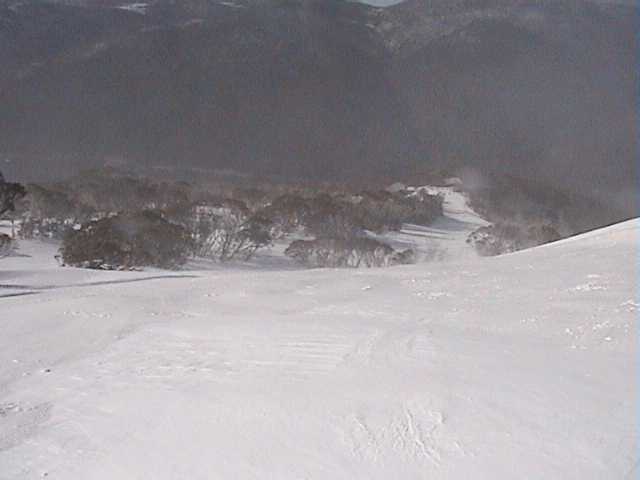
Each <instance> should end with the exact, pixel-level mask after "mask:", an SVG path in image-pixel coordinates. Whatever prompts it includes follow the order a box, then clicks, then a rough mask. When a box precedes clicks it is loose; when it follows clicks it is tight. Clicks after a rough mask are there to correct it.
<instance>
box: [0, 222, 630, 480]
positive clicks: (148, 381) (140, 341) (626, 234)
mask: <svg viewBox="0 0 640 480" xmlns="http://www.w3.org/2000/svg"><path fill="white" fill-rule="evenodd" d="M639 233H640V221H638V220H633V221H630V222H626V223H623V224H620V225H616V226H613V227H610V228H607V229H603V230H600V231H598V232H594V233H592V234H587V235H585V236H581V237H578V238H575V239H571V240H569V241H564V242H559V243H557V244H552V245H547V246H545V247H542V248H537V249H533V250H529V251H523V252H519V253H516V254H511V255H506V256H503V257H498V258H491V259H479V258H474V257H472V256H469V257H463V258H459V259H458V261H456V262H453V263H447V262H439V263H434V264H423V265H416V266H409V267H398V268H392V269H379V270H366V271H365V270H359V271H339V270H312V271H288V272H285V271H264V272H259V271H246V270H245V271H228V272H224V271H215V272H211V271H201V272H188V273H185V274H184V276H182V277H180V278H176V276H175V274H171V273H166V274H163V273H161V272H130V273H119V272H87V271H82V270H75V269H59V268H56V267H55V266H54V264H53V261H52V260H50V256H49V254H50V253H51V252H50V251H49V250H50V249H49V247H47V246H41V245H40V246H39V245H38V244H31V243H25V244H24V245H23V249H24V250H23V251H24V252H25V254H28V255H30V256H29V257H21V258H10V259H5V260H2V261H1V262H0V268H2V273H0V283H3V284H15V285H17V284H20V285H21V286H23V287H27V286H32V287H37V286H43V285H44V286H47V287H49V288H41V289H34V293H33V294H32V295H29V296H23V297H6V298H0V309H1V310H0V311H1V312H2V314H1V315H0V328H1V331H2V335H1V336H0V478H1V479H3V480H14V479H37V478H44V477H45V476H46V478H48V479H49V478H51V479H65V480H67V479H82V480H85V479H114V478H117V479H141V478H153V479H185V478H188V479H229V478H242V479H265V478H273V479H289V478H290V479H300V478H307V479H331V480H336V479H359V478H362V479H385V480H387V479H390V478H398V479H483V478H486V479H517V478H544V479H603V478H621V479H623V478H625V476H626V477H627V478H631V476H632V475H633V469H634V466H635V465H637V462H638V454H637V452H638V449H637V447H638V443H637V442H638V429H637V425H638V423H637V420H638V418H637V401H638V397H637V383H636V382H637V372H638V370H637V368H638V364H637V360H638V357H637V333H638V331H637V315H638V308H639V307H640V299H639V298H638V291H637V283H636V279H637V273H638V271H637V256H636V255H637V246H638V240H639V239H640V238H639ZM123 280H124V281H128V282H129V283H116V282H121V281H123ZM96 282H100V283H99V284H96ZM56 285H58V286H59V288H54V287H56ZM0 293H2V292H0ZM630 475H631V476H630Z"/></svg>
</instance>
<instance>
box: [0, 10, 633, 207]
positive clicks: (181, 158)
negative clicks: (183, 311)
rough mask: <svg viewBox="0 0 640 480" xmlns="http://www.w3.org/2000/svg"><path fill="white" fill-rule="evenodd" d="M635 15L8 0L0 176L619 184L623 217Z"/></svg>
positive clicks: (2, 30) (590, 188)
mask: <svg viewBox="0 0 640 480" xmlns="http://www.w3.org/2000/svg"><path fill="white" fill-rule="evenodd" d="M371 3H376V2H371ZM377 3H378V4H381V3H382V2H377ZM636 15H637V7H636V6H635V5H634V4H633V3H632V2H613V1H611V2H609V1H586V0H584V1H578V0H553V1H527V0H488V1H487V0H482V1H480V0H477V1H474V0H467V1H456V0H453V1H452V0H446V1H445V0H407V1H405V2H402V3H399V4H397V5H393V6H389V7H387V8H377V7H375V6H373V5H366V4H364V3H353V2H346V1H339V0H261V1H257V0H234V1H225V2H221V1H220V2H218V1H208V0H207V1H200V0H185V1H179V2H174V1H168V0H155V1H150V2H144V3H141V2H138V3H127V2H123V1H121V0H101V1H98V0H70V1H64V2H63V1H58V2H56V1H51V2H44V1H35V0H27V1H24V2H15V1H6V0H4V1H2V2H0V65H1V66H2V68H0V158H1V160H2V168H3V170H5V173H6V174H7V175H8V176H11V177H13V178H18V179H31V178H40V179H42V178H43V176H45V177H47V178H52V177H64V176H68V175H69V174H70V173H71V172H72V171H75V170H76V169H79V168H86V167H92V166H97V165H102V164H104V163H105V162H106V161H109V160H110V159H114V158H115V159H118V160H119V161H120V162H122V163H125V164H128V165H133V166H138V167H142V168H147V167H151V166H158V165H163V166H167V165H169V166H180V167H198V168H206V169H211V170H215V169H232V170H235V171H239V172H247V173H251V174H256V175H264V174H268V175H278V176H282V177H291V178H300V177H302V178H310V179H314V180H324V179H330V180H335V179H353V178H357V177H358V176H359V175H361V172H363V171H367V172H370V174H371V175H384V176H402V175H404V176H406V175H407V173H408V172H412V171H414V170H420V169H424V168H446V169H448V170H450V171H455V170H457V169H460V168H472V169H474V170H476V171H478V172H480V173H481V174H485V173H490V172H501V173H508V174H513V175H516V176H526V177H528V178H532V179H536V180H537V181H542V182H547V183H549V184H551V185H554V186H556V187H563V188H568V189H571V190H574V191H577V192H579V193H581V194H584V195H589V196H596V197H607V196H611V195H612V193H613V192H615V194H616V197H615V201H616V202H617V204H618V205H619V206H620V207H621V214H620V215H621V216H624V215H630V214H632V213H633V203H632V202H631V199H632V197H633V195H634V191H635V185H636V181H637V178H636V175H635V173H636V172H635V155H636V146H635V133H634V129H635V115H636V112H635V109H636V101H635V100H636V95H635V88H636V82H637V78H636V75H637V72H636V69H635V65H636V56H635V55H636V39H635V35H634V20H635V18H636Z"/></svg>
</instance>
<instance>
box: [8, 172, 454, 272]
mask: <svg viewBox="0 0 640 480" xmlns="http://www.w3.org/2000/svg"><path fill="white" fill-rule="evenodd" d="M261 187H262V188H256V187H249V188H247V187H245V188H233V189H230V188H228V187H226V186H215V187H212V186H211V185H208V186H199V187H195V186H193V185H189V184H186V183H179V182H174V183H167V182H154V181H152V180H149V179H141V178H139V177H134V176H130V175H127V174H122V173H120V172H104V171H103V172H89V173H88V174H84V175H82V176H79V177H76V178H74V179H72V180H71V181H68V182H65V183H59V184H55V185H47V186H43V185H28V186H27V192H28V195H26V197H25V199H24V200H23V202H21V203H20V204H19V205H18V208H17V209H16V212H15V213H14V218H16V219H17V220H18V224H19V232H18V234H19V236H20V237H22V238H37V237H43V238H53V239H59V240H61V241H62V247H61V250H60V260H61V263H63V264H65V265H71V266H80V267H87V268H102V269H123V268H124V269H129V268H136V267H140V266H155V267H161V268H177V267H179V266H180V265H182V264H184V263H185V262H186V261H187V260H188V259H189V258H190V257H206V258H211V259H215V260H217V261H221V262H226V261H230V260H248V259H250V258H251V257H252V256H253V255H254V254H255V253H256V252H257V251H258V250H259V249H261V248H264V247H266V246H269V245H271V244H272V243H273V242H274V241H276V240H278V241H284V242H286V241H288V240H289V239H290V240H291V241H292V243H291V245H290V246H289V248H287V249H286V252H285V253H286V255H288V256H289V257H291V258H292V259H294V260H296V261H298V262H300V263H301V264H303V265H306V266H309V267H320V266H328V267H364V266H366V267H373V266H389V265H395V264H403V263H410V262H412V261H413V257H414V256H413V252H411V251H404V252H396V251H394V249H393V248H391V247H390V246H388V245H386V244H384V243H382V242H379V241H377V240H375V239H373V238H370V235H369V232H375V233H380V232H384V231H388V230H397V229H399V228H400V227H401V226H402V224H403V223H407V222H408V223H415V224H422V225H426V224H429V223H430V222H432V221H433V220H434V219H436V218H437V217H438V216H440V215H442V198H441V197H439V196H434V195H428V194H426V193H424V192H420V191H417V192H406V191H405V192H395V193H390V192H387V191H364V192H353V191H351V192H350V191H347V190H346V189H343V190H337V189H329V188H313V187H294V186H282V185H278V186H268V185H263V186H261ZM300 238H304V240H300Z"/></svg>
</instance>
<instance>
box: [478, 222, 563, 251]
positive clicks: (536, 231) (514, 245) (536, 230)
mask: <svg viewBox="0 0 640 480" xmlns="http://www.w3.org/2000/svg"><path fill="white" fill-rule="evenodd" d="M560 238H562V237H561V236H560V234H559V233H558V231H557V230H556V229H555V228H554V227H553V226H552V225H550V224H544V223H543V224H537V225H528V226H523V225H519V224H516V223H503V222H501V223H496V224H493V225H489V226H486V227H481V228H479V229H477V230H476V231H474V232H473V233H471V235H469V237H468V238H467V243H469V244H471V245H473V246H474V247H475V248H476V250H477V252H478V253H479V254H480V255H482V256H495V255H503V254H505V253H512V252H516V251H518V250H523V249H525V248H531V247H535V246H538V245H543V244H545V243H549V242H554V241H556V240H560Z"/></svg>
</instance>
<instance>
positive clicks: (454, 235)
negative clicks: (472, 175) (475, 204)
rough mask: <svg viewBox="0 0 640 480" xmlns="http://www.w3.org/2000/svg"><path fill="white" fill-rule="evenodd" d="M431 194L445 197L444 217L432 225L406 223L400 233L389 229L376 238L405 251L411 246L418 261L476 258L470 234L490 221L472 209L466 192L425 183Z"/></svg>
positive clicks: (422, 188) (426, 189) (425, 189)
mask: <svg viewBox="0 0 640 480" xmlns="http://www.w3.org/2000/svg"><path fill="white" fill-rule="evenodd" d="M414 190H424V191H426V192H427V193H429V194H431V195H441V196H442V197H443V198H444V204H443V216H442V217H440V218H438V219H437V220H436V221H435V222H434V223H433V224H431V225H429V226H421V225H409V224H405V225H404V226H403V228H402V230H401V231H400V232H389V233H387V234H384V235H378V236H377V238H379V239H380V240H382V241H383V242H385V243H388V244H389V245H391V246H392V247H394V248H396V249H398V250H402V249H406V248H411V249H413V250H414V251H415V252H416V253H417V261H418V262H431V261H434V260H435V261H443V260H446V261H459V260H465V259H469V258H474V257H477V252H476V250H475V248H474V247H473V246H472V245H469V244H468V243H467V238H469V234H470V233H471V232H473V231H475V230H476V229H478V228H479V227H483V226H485V225H488V222H487V221H486V220H484V219H483V218H482V217H480V216H479V215H478V214H477V213H476V212H474V211H473V209H472V208H471V206H470V205H469V199H468V197H467V195H466V194H465V193H464V192H462V191H460V190H459V189H457V188H454V187H434V186H425V187H419V188H417V189H414Z"/></svg>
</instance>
